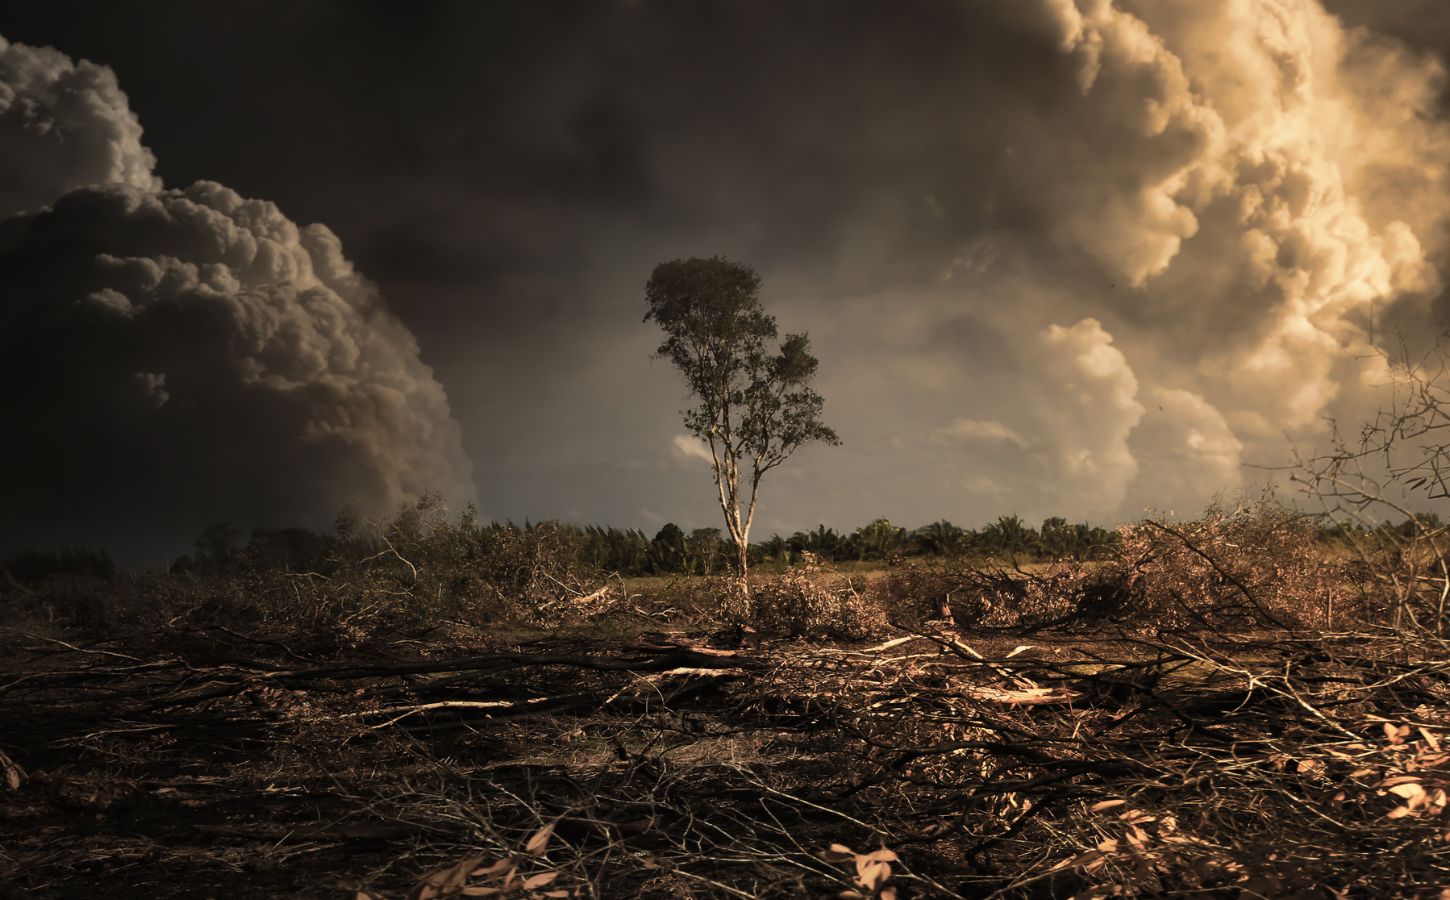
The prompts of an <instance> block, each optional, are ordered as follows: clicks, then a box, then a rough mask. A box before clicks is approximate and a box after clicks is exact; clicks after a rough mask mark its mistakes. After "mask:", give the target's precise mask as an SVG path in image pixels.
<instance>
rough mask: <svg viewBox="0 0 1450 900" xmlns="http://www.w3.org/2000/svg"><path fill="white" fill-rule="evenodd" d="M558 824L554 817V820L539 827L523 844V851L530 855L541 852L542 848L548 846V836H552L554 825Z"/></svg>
mask: <svg viewBox="0 0 1450 900" xmlns="http://www.w3.org/2000/svg"><path fill="white" fill-rule="evenodd" d="M558 824H559V820H558V819H555V820H554V821H552V822H550V823H549V824H547V825H545V826H544V827H543V828H540V829H539V830H538V831H536V832H534V836H533V837H531V838H529V842H528V843H527V844H524V852H525V853H527V854H529V855H530V856H538V855H539V854H541V853H543V852H544V848H546V847H548V846H549V838H551V837H553V836H554V826H555V825H558Z"/></svg>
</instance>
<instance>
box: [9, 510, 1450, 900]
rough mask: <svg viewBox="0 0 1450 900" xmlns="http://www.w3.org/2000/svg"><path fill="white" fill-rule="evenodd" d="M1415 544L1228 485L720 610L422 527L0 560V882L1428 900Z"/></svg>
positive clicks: (1429, 809) (690, 582)
mask: <svg viewBox="0 0 1450 900" xmlns="http://www.w3.org/2000/svg"><path fill="white" fill-rule="evenodd" d="M1443 536H1444V529H1443V528H1441V527H1440V526H1437V525H1432V524H1431V523H1429V522H1427V521H1420V520H1411V521H1409V522H1408V523H1405V524H1402V525H1397V526H1394V527H1389V526H1387V525H1383V524H1373V523H1371V524H1368V525H1365V526H1364V527H1357V528H1354V529H1344V528H1326V527H1325V526H1324V524H1323V523H1322V522H1315V521H1311V520H1308V519H1305V518H1303V517H1302V516H1299V515H1295V514H1292V513H1289V512H1287V511H1285V510H1283V509H1280V508H1278V507H1275V506H1272V505H1265V504H1252V505H1247V506H1240V507H1232V508H1224V509H1220V510H1216V511H1213V512H1212V513H1211V514H1210V515H1208V516H1207V517H1205V518H1204V519H1202V520H1200V521H1196V522H1187V523H1183V522H1168V521H1161V522H1160V521H1156V520H1152V521H1146V522H1143V523H1140V524H1139V525H1137V526H1135V527H1133V528H1130V529H1125V530H1124V531H1123V533H1122V534H1121V535H1120V538H1119V540H1117V541H1116V542H1115V543H1114V545H1113V547H1112V548H1111V549H1110V551H1108V552H1105V553H1103V554H1101V555H1099V556H1098V558H1097V559H1094V560H1092V561H1088V562H1081V563H1071V564H1068V563H1061V564H1052V565H1047V566H1036V567H1031V568H1015V567H1009V566H1004V565H1001V564H999V563H983V564H976V565H973V564H969V563H967V562H957V563H942V564H938V565H935V566H933V567H930V568H927V567H918V568H910V567H897V568H892V569H887V570H884V571H881V572H878V573H874V574H871V575H869V576H867V575H863V574H861V573H856V574H855V575H853V576H852V577H849V578H848V577H847V576H846V575H844V574H842V573H839V572H832V571H830V570H828V569H826V568H824V567H822V566H820V565H818V564H817V563H816V562H815V561H814V560H810V559H807V560H806V561H805V562H804V563H803V564H802V565H799V566H797V567H794V568H791V569H788V570H786V571H785V572H783V573H782V574H780V575H778V576H774V577H757V578H756V579H755V580H754V581H753V583H752V585H751V588H752V589H751V591H750V592H749V593H748V594H745V593H738V592H737V590H738V586H737V585H735V584H734V582H733V581H732V580H731V579H729V578H703V577H692V578H676V579H672V580H651V581H639V582H631V581H629V580H625V579H619V578H611V577H609V576H608V574H607V573H605V572H602V571H600V570H598V569H597V568H594V567H592V566H590V565H588V564H586V563H584V562H583V561H581V560H580V559H579V558H578V557H577V555H574V554H572V553H571V551H570V549H569V545H568V543H567V542H566V541H563V540H560V539H558V533H556V532H554V531H551V530H550V529H549V528H547V527H534V526H531V527H530V528H528V529H491V528H489V527H484V526H479V525H478V524H477V523H473V522H471V521H469V520H468V519H466V518H465V519H463V520H460V521H452V520H449V519H447V518H446V517H444V516H442V515H441V513H438V512H436V511H433V510H430V509H429V508H422V509H415V510H413V511H411V513H410V514H409V515H405V516H404V517H401V518H400V520H399V521H396V522H392V523H387V524H384V525H381V526H376V525H372V524H370V523H352V526H351V528H350V529H349V528H344V529H343V531H342V537H341V538H340V541H339V544H338V545H337V546H333V547H330V548H326V552H325V553H322V554H319V555H315V556H314V557H312V558H311V561H310V562H309V563H308V565H307V567H303V566H301V565H290V566H282V567H277V566H269V565H266V564H265V563H264V561H263V560H262V559H261V558H260V557H258V558H252V559H236V558H231V559H228V560H226V561H225V565H223V564H222V563H221V562H219V561H218V559H216V558H213V559H211V560H210V561H208V559H207V558H201V559H199V560H197V561H194V563H193V565H192V567H191V568H189V569H188V570H186V571H179V572H177V573H174V574H170V575H153V576H147V577H144V578H130V577H125V576H114V575H113V576H110V577H107V576H106V575H105V574H104V573H98V572H88V573H80V574H74V575H65V576H59V575H55V576H51V577H47V578H42V579H39V580H32V581H28V582H25V583H22V582H20V581H19V580H18V579H13V578H12V579H3V578H0V602H3V604H4V606H5V611H6V621H7V622H8V623H9V624H8V625H6V626H5V627H4V628H3V629H0V641H3V652H0V668H3V677H0V885H3V886H6V887H0V896H17V897H18V896H26V897H63V898H68V897H75V898H80V897H93V896H98V895H104V896H117V897H126V896H145V897H148V898H158V897H189V896H198V895H201V896H229V897H259V898H260V897H278V896H308V897H312V896H317V897H329V896H333V897H338V898H343V900H402V898H410V900H423V898H429V900H432V898H445V897H463V896H499V897H510V898H514V897H516V898H544V897H550V898H554V897H598V898H612V897H647V898H649V897H654V898H667V897H669V898H673V897H717V896H718V897H751V898H754V897H766V898H770V897H778V898H788V897H801V896H840V897H854V898H881V900H885V898H897V900H905V898H910V897H982V896H1000V897H1036V898H1056V897H1062V898H1106V897H1116V896H1167V895H1180V894H1199V895H1204V896H1214V897H1218V896H1222V897H1324V896H1342V897H1356V896H1366V897H1368V896H1407V897H1427V898H1429V897H1438V896H1440V891H1441V890H1442V887H1443V885H1445V884H1447V883H1450V813H1447V791H1450V644H1447V642H1446V639H1445V637H1444V630H1445V624H1446V619H1445V614H1446V610H1445V605H1444V598H1445V597H1446V596H1447V595H1450V574H1446V571H1447V570H1446V567H1445V563H1444V559H1445V557H1444V555H1443V554H1442V553H1440V552H1439V551H1440V545H1439V544H1438V543H1436V542H1437V541H1441V540H1442V539H1443ZM1437 578H1438V581H1437ZM7 892H9V893H7Z"/></svg>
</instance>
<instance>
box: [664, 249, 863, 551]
mask: <svg viewBox="0 0 1450 900" xmlns="http://www.w3.org/2000/svg"><path fill="white" fill-rule="evenodd" d="M760 287H761V280H760V275H759V274H758V273H757V272H756V271H755V270H754V269H752V268H751V267H750V266H747V265H743V264H741V263H736V262H731V261H730V260H728V259H725V258H724V257H721V256H714V257H710V258H708V259H705V258H699V257H692V258H689V259H676V260H672V261H670V262H664V263H660V264H659V265H658V266H656V267H655V270H654V273H653V274H652V275H651V276H650V279H649V282H648V284H646V285H645V300H646V302H647V303H648V304H649V311H648V312H646V313H645V317H644V319H645V321H646V322H648V321H654V322H655V323H656V324H658V325H659V326H660V328H661V329H662V330H663V331H664V340H663V341H662V342H661V343H660V345H659V350H658V353H659V355H660V356H662V357H664V358H665V359H668V360H669V361H670V362H672V363H673V364H674V365H675V368H677V369H678V370H679V371H680V373H681V374H682V375H683V376H684V378H685V383H686V385H687V386H688V387H689V389H690V393H691V394H692V396H693V397H694V399H695V401H696V403H695V405H694V406H692V407H690V408H689V409H686V410H685V411H684V413H683V417H684V424H685V427H686V428H688V429H689V431H690V433H691V434H693V435H694V436H695V437H697V438H699V439H701V440H702V441H704V442H705V443H706V444H708V445H709V448H710V456H711V459H712V461H713V464H714V470H715V485H716V488H717V489H718V499H719V502H720V508H721V511H722V512H723V513H724V515H725V525H726V529H727V530H728V531H729V533H730V539H731V541H732V542H733V543H734V544H735V548H736V566H737V571H738V574H739V575H740V576H741V578H742V579H743V578H744V576H745V571H746V567H747V566H748V556H747V548H748V546H749V542H750V526H751V523H752V522H753V521H754V518H755V510H756V504H757V500H758V497H759V489H760V482H761V479H762V478H763V477H764V476H765V473H767V472H769V471H770V470H771V469H774V468H776V467H777V466H779V465H781V464H782V463H784V462H785V461H786V460H787V459H789V458H790V456H791V455H792V454H793V453H794V452H795V451H796V450H797V449H799V448H800V447H801V446H802V445H804V444H807V443H810V442H813V441H820V442H822V443H826V444H839V443H840V438H839V437H837V435H836V432H835V431H833V430H832V429H831V428H830V427H828V426H827V425H826V424H825V423H823V422H822V421H821V411H822V408H823V407H824V405H825V401H824V400H823V399H822V398H821V395H820V394H818V393H816V391H815V390H814V389H813V388H812V387H811V381H812V379H814V378H815V374H816V369H817V367H818V365H819V363H818V361H817V360H816V358H815V357H814V356H812V355H811V352H810V338H809V337H807V336H806V335H805V334H804V333H801V334H787V335H786V336H785V337H784V339H782V340H780V343H779V344H778V345H776V343H775V342H776V340H777V334H778V332H777V327H776V322H775V317H774V316H771V315H769V314H768V313H766V312H765V309H764V307H762V305H761V302H760ZM747 488H748V493H747Z"/></svg>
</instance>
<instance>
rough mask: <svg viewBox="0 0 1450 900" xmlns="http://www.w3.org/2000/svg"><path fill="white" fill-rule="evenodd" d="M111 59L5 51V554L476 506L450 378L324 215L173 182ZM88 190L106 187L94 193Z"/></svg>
mask: <svg viewBox="0 0 1450 900" xmlns="http://www.w3.org/2000/svg"><path fill="white" fill-rule="evenodd" d="M139 138H140V128H139V126H138V125H137V124H136V121H135V118H134V116H132V115H131V114H130V112H129V110H128V109H127V106H126V100H125V97H124V95H122V94H121V93H120V91H119V90H118V89H117V88H116V83H115V77H114V75H113V74H112V73H111V72H110V71H109V70H107V69H104V68H102V67H98V66H94V65H91V64H88V63H80V64H73V63H71V62H70V61H69V60H68V59H66V58H65V57H64V56H62V55H61V54H59V53H56V52H55V51H52V50H36V49H33V48H27V47H22V46H20V45H9V44H6V43H4V42H3V41H0V208H3V209H5V210H10V211H14V210H22V209H24V210H31V211H30V212H26V213H23V214H20V215H15V216H12V217H11V218H9V219H7V220H5V221H3V222H0V420H3V421H5V422H8V423H11V427H10V428H9V429H8V436H7V438H6V440H4V441H0V480H3V481H0V495H3V496H4V497H5V507H6V515H5V516H4V517H3V523H4V524H3V526H0V545H3V546H5V547H11V548H13V547H14V546H16V545H20V544H41V545H43V544H52V543H59V542H70V543H75V542H80V541H90V542H96V543H106V544H109V545H110V546H112V547H116V548H118V549H120V550H122V552H125V553H128V554H129V555H131V556H132V557H133V558H135V556H136V555H137V554H140V553H142V552H148V553H159V552H164V551H165V550H167V549H171V550H173V551H174V550H176V549H181V548H184V547H185V546H186V541H187V539H188V538H189V537H190V536H191V535H194V534H195V533H196V531H197V529H198V528H199V527H200V526H201V525H204V524H205V523H207V522H209V521H215V520H231V521H232V522H234V523H236V524H238V525H241V526H248V525H268V526H280V525H291V524H304V525H310V526H314V527H317V526H325V525H328V524H330V522H331V520H332V517H333V516H334V515H335V514H336V513H337V512H338V511H339V510H340V509H341V508H342V507H343V506H345V505H349V504H351V505H354V506H356V507H358V508H359V509H360V510H362V511H364V512H366V513H371V514H386V513H389V512H391V511H393V510H395V509H396V508H397V507H398V505H399V504H401V503H403V502H405V501H408V500H410V499H412V498H416V497H418V496H420V495H422V494H425V493H431V492H437V493H440V494H442V495H443V496H444V498H445V499H446V500H447V501H449V502H451V503H453V504H455V505H456V504H461V503H464V502H470V501H472V500H473V499H474V487H473V482H472V477H471V466H470V464H469V461H468V460H467V459H466V458H465V456H464V454H463V450H462V443H461V438H460V433H459V429H458V426H457V424H456V423H455V421H454V419H453V417H452V414H451V412H450V410H449V405H448V400H447V398H446V396H445V395H444V392H443V388H442V386H441V385H440V384H439V383H438V381H437V379H435V378H434V376H433V373H432V371H431V370H430V369H429V368H428V366H426V365H424V364H423V362H422V361H421V360H420V358H419V353H418V345H417V342H416V341H415V340H414V338H413V335H412V334H411V333H410V332H409V331H408V329H407V328H406V327H405V326H404V325H403V324H402V323H401V322H399V321H398V319H396V318H395V317H394V316H393V315H392V314H391V313H389V312H388V310H387V308H386V305H385V304H384V302H383V299H382V298H381V296H379V294H378V292H377V290H376V289H375V288H374V287H373V286H372V285H371V284H370V283H369V282H368V281H367V280H366V279H365V278H364V277H362V276H361V275H360V274H359V273H358V272H357V271H356V270H355V269H354V268H353V266H352V264H351V262H349V261H348V259H347V258H346V257H345V256H344V255H343V252H342V246H341V243H340V242H339V240H338V238H337V236H336V235H335V234H333V233H332V232H331V231H329V230H328V229H327V228H326V227H325V226H322V225H308V226H305V227H299V226H298V225H296V224H294V223H293V222H292V221H291V220H289V219H288V218H287V217H286V216H284V215H283V214H282V212H281V211H280V210H279V209H278V208H277V207H276V206H275V205H274V204H272V203H269V202H266V201H263V200H251V199H246V198H243V197H241V196H240V195H238V194H237V193H235V192H234V191H231V190H229V189H227V188H225V187H223V186H221V185H219V184H215V183H211V182H198V183H197V184H194V185H192V186H191V187H189V188H186V189H184V190H162V189H161V188H160V184H159V182H158V181H157V180H156V179H155V177H154V176H153V175H151V173H150V165H151V156H150V154H149V153H148V152H147V151H146V150H145V149H144V148H143V147H141V145H140V143H139ZM82 185H89V186H82Z"/></svg>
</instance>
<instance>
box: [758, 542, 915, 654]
mask: <svg viewBox="0 0 1450 900" xmlns="http://www.w3.org/2000/svg"><path fill="white" fill-rule="evenodd" d="M830 581H831V578H830V575H829V573H828V572H827V571H826V570H825V568H823V567H822V566H821V564H820V562H819V560H817V559H816V557H815V555H814V554H811V553H806V554H804V558H803V559H802V561H801V562H800V563H798V564H797V565H794V566H792V567H790V568H789V569H787V570H786V571H785V573H784V574H782V575H778V576H776V577H774V578H771V579H769V580H767V581H764V582H762V583H761V584H759V585H757V586H756V587H755V589H754V592H753V595H752V596H751V598H750V603H751V605H750V607H749V609H750V615H749V624H751V625H752V626H754V627H755V628H756V629H757V630H759V631H760V632H762V633H764V634H772V635H784V636H788V637H805V638H838V639H843V640H854V639H859V638H865V637H874V636H878V635H880V634H881V632H882V631H883V630H884V628H885V625H886V617H885V615H884V614H883V613H882V611H881V608H880V607H879V606H878V605H877V604H876V603H875V602H874V601H873V600H872V599H871V598H869V597H868V596H866V595H863V594H862V593H861V592H859V591H857V590H856V589H855V587H853V586H852V585H850V584H849V583H845V584H834V585H833V584H831V583H830Z"/></svg>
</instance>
